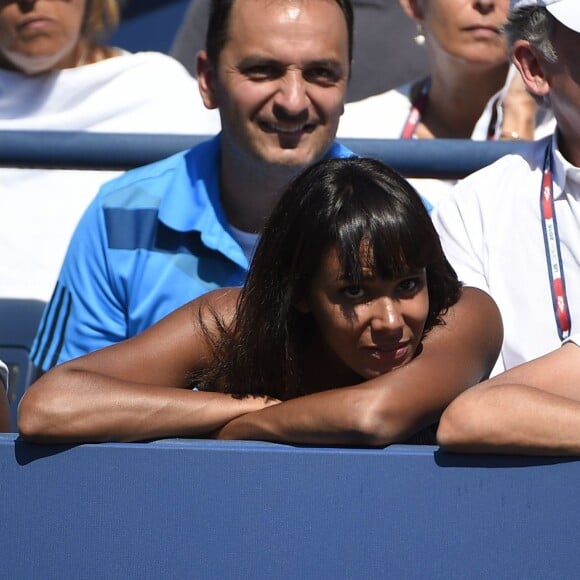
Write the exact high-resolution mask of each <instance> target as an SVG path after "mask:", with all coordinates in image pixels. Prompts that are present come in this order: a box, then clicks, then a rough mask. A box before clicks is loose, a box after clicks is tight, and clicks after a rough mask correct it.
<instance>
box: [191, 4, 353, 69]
mask: <svg viewBox="0 0 580 580" xmlns="http://www.w3.org/2000/svg"><path fill="white" fill-rule="evenodd" d="M198 1H199V0H198ZM311 1H312V0H311ZM314 1H315V0H314ZM234 2H235V0H211V9H210V14H209V22H208V26H207V35H206V39H205V49H206V52H207V56H208V59H209V61H210V63H211V64H212V65H213V66H216V65H217V63H218V60H219V55H220V53H221V51H222V50H223V48H224V46H225V45H226V42H227V40H228V31H229V24H230V13H231V10H232V6H233V5H234ZM335 2H336V3H337V4H338V6H339V8H340V9H341V11H342V13H343V14H344V18H345V20H346V27H347V30H348V60H349V62H350V61H352V43H353V35H354V32H353V31H354V11H353V8H352V4H351V0H335Z"/></svg>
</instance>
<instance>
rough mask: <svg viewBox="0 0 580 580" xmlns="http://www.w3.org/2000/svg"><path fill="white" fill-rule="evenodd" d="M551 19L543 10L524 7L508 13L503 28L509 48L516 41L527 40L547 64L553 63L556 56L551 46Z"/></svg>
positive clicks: (556, 58)
mask: <svg viewBox="0 0 580 580" xmlns="http://www.w3.org/2000/svg"><path fill="white" fill-rule="evenodd" d="M552 28H553V18H552V16H551V15H550V14H549V13H548V11H547V10H546V9H545V8H538V7H526V8H520V9H519V10H516V11H515V12H512V13H510V15H509V18H508V22H507V24H506V25H505V27H504V30H505V33H506V34H507V37H508V41H509V43H510V46H513V45H514V42H515V41H516V40H527V41H528V42H529V43H530V44H531V45H532V46H533V47H534V48H535V49H536V50H537V51H538V52H539V53H540V54H541V55H542V56H543V57H544V59H546V61H547V62H551V63H555V62H556V61H557V60H558V55H557V54H556V51H555V49H554V45H553V44H552V40H551V39H552Z"/></svg>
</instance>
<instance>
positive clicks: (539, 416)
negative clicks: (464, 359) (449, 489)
mask: <svg viewBox="0 0 580 580" xmlns="http://www.w3.org/2000/svg"><path fill="white" fill-rule="evenodd" d="M437 438H438V440H439V443H440V444H441V445H442V446H443V447H444V448H446V449H448V450H450V451H457V452H461V453H470V452H472V453H520V454H522V453H523V454H535V455H537V454H541V455H580V347H578V346H577V345H576V344H573V343H567V344H565V345H564V346H562V347H561V348H559V349H558V350H555V351H553V352H551V353H549V354H547V355H545V356H543V357H540V358H538V359H536V360H534V361H530V362H528V363H526V364H523V365H521V366H518V367H515V368H513V369H511V370H509V371H506V372H504V373H502V374H500V375H498V376H496V377H494V378H493V379H490V380H489V381H485V382H484V383H482V384H481V385H478V386H477V387H475V388H473V389H470V390H469V391H467V392H465V393H464V394H462V395H460V396H459V397H458V398H457V399H456V400H455V401H454V402H453V403H452V404H451V405H450V406H449V407H448V409H447V410H446V411H445V413H444V414H443V417H442V418H441V423H440V425H439V430H438V432H437Z"/></svg>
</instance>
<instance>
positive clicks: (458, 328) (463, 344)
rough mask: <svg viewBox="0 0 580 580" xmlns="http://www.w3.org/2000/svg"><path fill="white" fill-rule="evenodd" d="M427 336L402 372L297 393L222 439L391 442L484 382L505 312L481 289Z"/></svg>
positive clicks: (232, 425) (247, 418)
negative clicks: (464, 392) (351, 384)
mask: <svg viewBox="0 0 580 580" xmlns="http://www.w3.org/2000/svg"><path fill="white" fill-rule="evenodd" d="M444 320H445V325H443V326H437V327H435V328H433V329H432V330H431V332H429V333H428V335H427V336H426V337H425V339H424V341H423V350H422V352H421V353H420V354H419V355H418V356H417V357H416V358H415V359H414V360H412V361H411V362H410V363H408V364H407V365H405V366H404V367H402V368H400V369H397V370H396V371H393V372H390V373H387V374H385V375H382V376H380V377H377V378H375V379H372V380H369V381H366V382H364V383H361V384H359V385H356V386H352V387H345V388H340V389H334V390H330V391H325V392H320V393H316V394H312V395H307V396H304V397H299V398H296V399H293V400H290V401H286V402H283V403H280V404H279V405H276V406H273V407H270V408H267V409H263V410H260V411H256V412H252V413H248V414H246V415H243V416H240V417H238V418H236V419H234V420H232V421H230V422H229V423H228V424H226V425H225V426H224V427H223V428H222V429H221V430H220V431H219V432H218V433H217V435H216V436H217V437H218V438H221V439H256V440H267V441H279V442H289V443H306V444H323V445H368V446H377V447H379V446H385V445H388V444H390V443H395V442H402V441H405V440H407V439H408V438H409V437H410V436H411V435H413V434H415V433H417V432H419V431H420V430H421V429H423V428H425V427H427V426H429V425H432V424H433V423H435V422H436V421H437V420H438V419H439V417H440V415H441V413H442V412H443V410H444V409H445V407H446V406H447V405H448V404H449V403H450V402H451V401H452V400H453V399H454V398H455V397H456V396H457V395H459V394H460V393H461V392H462V391H464V390H465V389H466V388H467V387H470V386H472V385H474V384H476V383H478V382H480V381H481V380H482V379H484V378H485V377H486V376H487V375H488V374H489V372H490V370H491V369H492V367H493V364H494V362H495V360H496V358H497V356H498V354H499V351H500V348H501V342H502V335H503V332H502V325H501V318H500V315H499V311H498V309H497V307H496V305H495V303H494V302H493V300H492V299H491V298H490V297H489V296H488V295H487V294H486V293H484V292H482V291H481V290H477V289H474V288H465V289H464V291H463V293H462V297H461V299H460V300H459V302H458V303H457V304H456V305H455V306H454V307H452V308H451V309H450V310H449V312H448V313H447V314H446V315H445V317H444Z"/></svg>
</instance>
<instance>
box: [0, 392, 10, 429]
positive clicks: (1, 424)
mask: <svg viewBox="0 0 580 580" xmlns="http://www.w3.org/2000/svg"><path fill="white" fill-rule="evenodd" d="M10 431H11V428H10V407H9V405H8V397H7V396H6V391H5V390H4V389H3V388H2V382H0V433H9V432H10Z"/></svg>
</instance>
